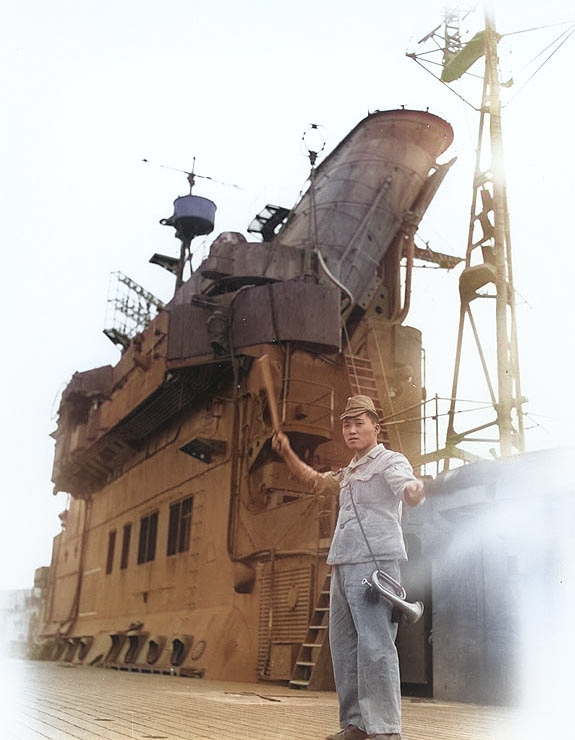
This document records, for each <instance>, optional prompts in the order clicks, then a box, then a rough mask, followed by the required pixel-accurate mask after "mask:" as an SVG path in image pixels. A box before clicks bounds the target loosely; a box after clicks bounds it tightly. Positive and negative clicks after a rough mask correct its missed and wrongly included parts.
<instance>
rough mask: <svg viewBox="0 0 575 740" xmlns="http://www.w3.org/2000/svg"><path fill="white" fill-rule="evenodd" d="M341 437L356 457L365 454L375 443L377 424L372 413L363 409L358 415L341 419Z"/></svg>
mask: <svg viewBox="0 0 575 740" xmlns="http://www.w3.org/2000/svg"><path fill="white" fill-rule="evenodd" d="M342 430H343V439H344V441H345V443H346V445H347V446H348V447H349V449H350V450H353V451H354V453H355V455H356V457H362V456H363V455H365V454H367V453H368V452H369V451H370V450H371V449H372V447H375V445H376V444H377V432H378V430H379V425H378V423H377V422H376V420H375V419H374V417H373V415H372V414H368V413H367V412H366V411H364V413H363V414H360V415H359V416H352V417H348V418H347V419H344V420H343V427H342Z"/></svg>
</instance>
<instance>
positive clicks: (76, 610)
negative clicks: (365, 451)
mask: <svg viewBox="0 0 575 740" xmlns="http://www.w3.org/2000/svg"><path fill="white" fill-rule="evenodd" d="M452 137H453V134H452V130H451V127H450V125H449V124H448V123H446V122H445V121H444V120H442V119H440V118H438V117H437V116H435V115H433V114H431V113H428V112H422V111H411V110H403V109H402V110H393V111H384V112H376V113H373V114H370V115H369V116H367V118H365V119H364V120H363V121H361V122H360V123H359V124H358V125H357V126H356V127H355V128H354V129H353V130H352V131H351V132H350V134H349V135H348V136H347V137H346V138H345V139H344V140H343V141H342V142H341V143H340V144H339V145H338V146H337V147H336V148H335V149H334V150H333V152H332V153H331V154H330V155H328V156H327V157H326V158H325V159H324V160H323V161H322V162H321V163H320V164H319V165H318V166H317V167H315V166H313V168H312V175H311V177H310V187H309V189H308V190H307V192H306V193H305V194H304V195H303V197H302V199H301V200H300V202H299V203H298V204H297V205H296V207H295V208H294V209H293V210H292V211H287V210H286V209H281V208H279V207H277V206H268V207H267V208H266V209H265V210H264V211H263V212H262V214H260V216H259V217H257V218H256V220H255V221H254V224H253V225H252V228H251V229H250V230H251V232H252V233H253V232H258V233H259V234H260V237H261V238H262V241H257V242H248V241H247V240H246V238H245V237H244V236H243V235H242V234H240V233H236V232H225V233H223V234H220V235H219V236H218V237H217V238H216V239H215V240H214V242H213V243H212V245H211V248H210V252H209V255H208V257H207V258H206V259H205V260H204V261H203V262H202V263H201V264H200V265H199V267H198V268H197V269H195V270H194V271H193V272H192V274H191V276H190V277H189V279H187V280H183V278H182V270H181V267H182V265H181V262H179V263H177V264H176V262H174V263H173V264H170V265H168V267H169V268H170V269H172V270H173V271H174V273H175V274H176V277H177V290H176V293H175V295H174V297H173V299H172V300H171V301H170V302H169V303H168V304H167V305H165V306H164V307H163V308H162V307H160V306H158V308H159V312H158V314H157V316H155V318H153V319H152V320H151V321H150V322H149V323H148V324H147V326H145V328H144V329H143V330H142V331H140V332H138V333H137V334H136V335H135V336H133V337H132V338H131V339H130V340H129V341H128V342H124V343H123V348H124V351H123V354H122V357H121V359H120V361H119V362H118V364H117V365H115V366H113V367H112V366H105V367H100V368H95V369H92V370H88V371H85V372H79V373H76V374H75V375H74V376H73V377H72V379H71V381H70V383H69V384H68V386H67V388H66V389H65V391H64V393H63V394H62V398H61V404H60V408H59V418H58V427H57V430H56V432H55V433H54V437H55V439H56V450H55V459H54V470H53V481H54V484H55V491H65V492H67V493H69V494H70V506H69V510H68V511H67V513H66V517H65V527H64V528H63V531H62V532H61V533H60V534H59V535H58V536H57V537H56V538H55V542H54V549H53V560H52V566H51V567H52V589H51V596H50V607H49V617H48V621H47V624H46V627H45V629H44V638H45V640H46V642H45V646H44V657H46V658H52V659H55V658H59V659H64V660H68V661H70V662H79V663H85V664H94V665H106V666H112V667H118V668H123V669H133V670H142V671H150V672H151V671H171V672H176V673H178V674H180V675H204V674H205V675H208V676H210V677H211V678H222V679H234V680H248V681H252V680H256V679H258V678H259V679H265V678H267V679H285V680H290V681H291V682H292V685H294V686H316V687H325V686H326V685H328V684H329V680H330V679H329V676H330V667H329V654H328V648H327V641H326V640H325V636H326V633H327V616H328V614H327V613H328V603H327V596H326V594H327V591H328V587H329V569H328V566H327V565H326V555H327V550H328V547H329V543H330V538H331V533H332V531H333V527H334V524H335V518H336V513H337V512H336V507H337V501H336V500H334V499H332V498H327V497H323V496H313V495H309V494H308V493H306V492H305V491H304V490H302V488H301V486H300V485H299V484H298V482H297V481H295V480H293V479H292V478H291V477H290V476H289V473H288V471H287V468H286V467H285V465H283V463H282V462H281V460H280V459H279V458H277V457H276V456H275V455H274V453H273V452H272V450H271V446H270V439H271V435H272V418H271V414H270V408H269V403H268V398H267V396H266V394H265V393H264V391H263V390H262V387H261V386H262V384H261V377H260V373H259V368H258V363H257V362H256V361H257V360H258V358H260V357H262V356H263V355H267V357H268V358H269V361H270V363H271V370H272V377H273V379H274V390H275V394H276V397H277V399H278V402H279V412H280V417H281V425H282V428H283V429H284V430H285V432H286V433H287V434H288V435H289V437H290V440H291V444H292V446H293V447H294V449H295V450H296V451H297V452H298V454H299V455H300V456H301V457H302V458H304V459H305V460H307V461H308V462H309V463H310V464H312V465H314V466H315V467H316V468H318V469H321V470H328V469H335V468H337V467H340V466H341V465H343V464H346V463H347V461H348V457H349V455H348V453H347V451H346V449H345V447H344V445H343V442H342V440H341V436H340V434H339V423H338V410H339V409H341V408H342V407H343V406H344V405H345V401H346V398H347V397H348V396H349V395H351V394H352V393H367V394H369V395H371V396H372V397H374V399H375V400H376V402H377V403H378V404H379V409H380V411H381V416H382V418H383V419H384V420H385V421H386V422H387V423H385V424H384V429H383V440H384V441H385V442H386V444H388V445H389V446H390V447H392V448H394V449H397V450H401V451H402V452H404V454H406V455H407V456H408V457H409V458H410V459H412V460H416V459H417V457H418V456H419V454H420V452H421V449H420V447H421V444H420V439H421V401H422V371H421V367H422V346H421V335H420V332H419V331H418V330H417V329H414V328H412V327H408V326H405V325H404V324H403V321H404V319H405V317H406V315H407V311H408V309H409V299H410V274H411V266H412V263H413V259H414V244H413V237H414V234H415V231H416V230H417V226H418V224H419V222H420V220H421V218H422V217H423V215H424V213H425V210H426V208H427V207H428V205H429V203H430V201H431V199H432V198H433V195H434V193H435V191H436V189H437V187H438V186H439V184H440V183H441V180H442V179H443V177H444V175H445V173H446V172H447V170H448V168H449V165H450V163H446V164H438V162H437V160H438V158H439V157H440V156H441V155H442V154H443V153H444V152H445V151H446V150H447V148H448V147H449V145H450V143H451V141H452ZM312 164H313V163H312ZM204 200H206V199H198V198H197V196H192V195H191V194H190V195H189V196H183V197H182V198H180V199H178V200H177V201H176V203H175V208H174V215H173V216H172V217H171V218H170V219H166V220H165V223H166V224H167V225H171V226H174V227H175V228H176V235H177V236H178V238H180V239H181V241H182V258H184V257H185V254H186V252H187V251H189V242H190V240H191V239H192V238H194V236H195V235H196V234H200V233H201V234H207V233H210V231H211V230H212V229H213V219H214V213H215V207H214V208H211V206H210V205H209V204H210V203H211V201H207V202H205V203H204V202H200V201H204ZM212 205H213V204H212ZM198 208H199V210H198ZM156 257H157V259H158V260H160V261H161V256H160V255H157V256H156ZM416 628H417V629H424V627H423V626H421V627H415V626H414V629H416Z"/></svg>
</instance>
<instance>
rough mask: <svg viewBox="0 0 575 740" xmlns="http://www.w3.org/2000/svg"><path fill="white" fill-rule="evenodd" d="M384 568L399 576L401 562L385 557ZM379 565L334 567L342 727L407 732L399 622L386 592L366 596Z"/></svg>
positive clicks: (332, 630) (332, 637)
mask: <svg viewBox="0 0 575 740" xmlns="http://www.w3.org/2000/svg"><path fill="white" fill-rule="evenodd" d="M378 565H379V567H380V569H381V570H384V571H385V572H386V573H388V574H389V575H390V576H392V577H393V578H395V579H396V580H399V563H398V562H397V561H395V560H393V561H389V560H387V561H385V560H384V561H380V562H379V563H378ZM374 570H375V565H374V564H373V563H352V564H349V565H334V566H332V571H331V595H330V611H329V644H330V649H331V657H332V662H333V671H334V677H335V685H336V690H337V696H338V700H339V720H340V726H341V727H342V728H343V727H345V726H346V725H355V726H356V727H359V728H360V729H362V730H365V731H366V732H368V733H370V734H371V733H374V734H375V733H382V734H386V733H394V732H397V733H400V732H401V681H400V676H399V660H398V656H397V649H396V647H395V638H396V636H397V624H395V623H393V622H392V621H391V608H392V607H391V604H390V603H389V601H388V600H387V599H385V598H384V597H383V596H380V598H379V600H378V601H376V602H375V603H374V602H373V601H369V600H368V599H367V598H366V593H367V591H368V590H369V589H368V587H367V586H363V585H362V583H361V580H362V578H364V577H367V578H369V577H370V576H371V574H372V573H373V571H374Z"/></svg>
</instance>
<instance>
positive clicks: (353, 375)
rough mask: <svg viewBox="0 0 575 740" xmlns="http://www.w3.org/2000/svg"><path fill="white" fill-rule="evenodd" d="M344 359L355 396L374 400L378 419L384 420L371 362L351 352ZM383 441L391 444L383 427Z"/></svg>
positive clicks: (345, 354)
mask: <svg viewBox="0 0 575 740" xmlns="http://www.w3.org/2000/svg"><path fill="white" fill-rule="evenodd" d="M344 358H345V367H346V369H347V374H348V377H349V382H350V385H351V391H352V393H353V395H354V396H356V395H361V396H369V397H370V398H371V399H372V400H373V403H374V405H375V410H376V411H377V415H378V418H379V419H380V420H381V419H383V407H382V405H381V400H380V398H379V391H378V390H377V383H376V380H375V373H374V371H373V366H372V364H371V360H370V359H369V358H367V357H361V356H360V355H352V354H351V353H350V352H345V353H344ZM381 439H382V441H383V443H384V444H387V443H388V442H389V434H388V431H387V429H386V428H385V426H383V425H382V429H381Z"/></svg>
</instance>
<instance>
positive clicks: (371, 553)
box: [349, 481, 379, 570]
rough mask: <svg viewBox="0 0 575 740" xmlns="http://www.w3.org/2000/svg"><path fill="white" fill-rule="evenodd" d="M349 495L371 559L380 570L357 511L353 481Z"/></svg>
mask: <svg viewBox="0 0 575 740" xmlns="http://www.w3.org/2000/svg"><path fill="white" fill-rule="evenodd" d="M349 497H350V498H351V503H352V505H353V510H354V512H355V516H356V519H357V523H358V524H359V528H360V529H361V533H362V535H363V539H364V540H365V544H366V545H367V549H368V550H369V554H370V555H371V559H372V560H373V563H374V565H375V567H376V568H377V570H379V565H378V563H377V560H376V559H375V555H374V554H373V550H372V549H371V545H370V544H369V540H368V539H367V535H366V534H365V529H364V528H363V524H362V523H361V519H360V518H359V514H358V513H357V506H356V505H355V499H354V497H353V489H352V486H351V481H350V483H349Z"/></svg>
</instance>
